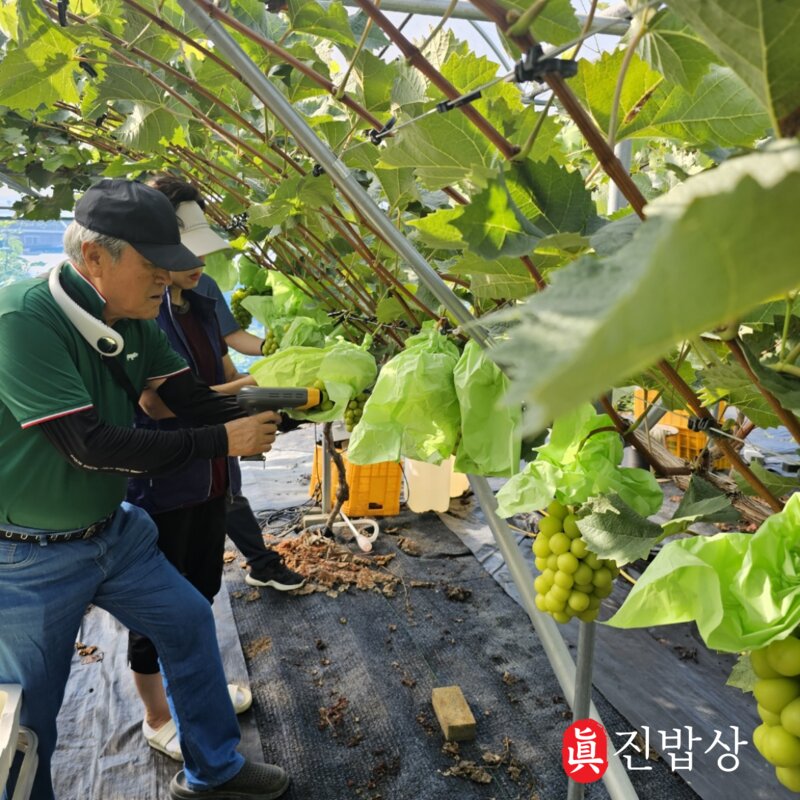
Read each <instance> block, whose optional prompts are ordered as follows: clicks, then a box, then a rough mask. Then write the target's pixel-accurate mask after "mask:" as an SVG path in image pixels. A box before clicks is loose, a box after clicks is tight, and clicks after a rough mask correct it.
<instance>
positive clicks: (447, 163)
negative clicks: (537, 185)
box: [378, 113, 494, 189]
mask: <svg viewBox="0 0 800 800" xmlns="http://www.w3.org/2000/svg"><path fill="white" fill-rule="evenodd" d="M493 152H494V151H493V148H492V146H491V144H490V143H489V142H488V141H487V140H486V139H485V138H484V137H483V136H482V135H481V134H480V133H479V132H478V131H476V130H475V128H474V127H473V126H472V123H471V122H470V121H469V120H468V119H467V118H466V117H465V116H464V115H463V114H458V113H451V114H437V115H435V116H432V117H426V118H425V119H421V120H419V122H415V123H414V124H413V125H410V126H409V127H408V128H405V129H403V130H402V131H400V132H399V133H398V134H397V135H396V136H395V137H394V138H393V139H391V140H390V141H389V142H388V143H387V146H386V148H385V149H383V152H382V156H381V160H380V162H378V166H380V167H413V168H414V173H415V175H416V176H417V179H418V180H419V181H420V183H421V184H422V185H423V186H424V187H425V188H427V189H441V188H442V187H443V186H447V185H449V184H452V183H459V182H461V181H463V180H467V179H469V180H473V181H476V182H477V183H479V184H481V185H485V183H486V182H487V180H488V179H489V178H490V176H492V175H493V174H494V169H493V167H492V157H493Z"/></svg>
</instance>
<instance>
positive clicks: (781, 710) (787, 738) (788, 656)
mask: <svg viewBox="0 0 800 800" xmlns="http://www.w3.org/2000/svg"><path fill="white" fill-rule="evenodd" d="M799 632H800V630H796V631H795V632H794V634H792V636H789V637H787V638H786V639H781V640H779V641H775V642H772V643H771V644H768V645H767V646H766V647H762V648H761V649H760V650H753V652H751V653H750V662H751V664H752V665H753V671H754V672H755V674H756V676H757V677H758V679H759V680H758V681H757V682H756V685H755V687H754V688H753V694H754V695H755V698H756V702H757V703H758V705H757V706H756V710H757V711H758V716H759V717H761V720H762V724H761V725H759V726H758V727H757V728H756V729H755V730H754V731H753V744H754V745H755V746H756V749H757V750H758V752H759V753H761V755H762V756H764V758H765V759H766V760H767V761H768V762H769V763H770V764H772V765H773V766H774V767H775V775H776V777H777V778H778V780H779V781H780V782H781V783H782V784H783V785H784V786H785V787H786V788H787V789H790V790H791V791H793V792H798V793H800V639H798V638H797V635H798V633H799Z"/></svg>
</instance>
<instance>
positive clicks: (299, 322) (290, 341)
mask: <svg viewBox="0 0 800 800" xmlns="http://www.w3.org/2000/svg"><path fill="white" fill-rule="evenodd" d="M324 345H325V334H324V333H323V331H322V327H321V326H320V324H319V323H318V322H317V321H316V320H314V319H311V318H310V317H295V318H294V319H293V320H292V321H291V323H290V324H289V327H288V328H287V329H286V332H285V333H284V334H283V336H282V338H281V343H280V347H281V349H285V348H287V347H323V346H324Z"/></svg>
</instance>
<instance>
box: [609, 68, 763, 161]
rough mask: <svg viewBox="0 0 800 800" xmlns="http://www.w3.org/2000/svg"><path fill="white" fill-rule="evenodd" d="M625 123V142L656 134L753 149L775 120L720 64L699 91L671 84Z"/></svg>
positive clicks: (686, 141)
mask: <svg viewBox="0 0 800 800" xmlns="http://www.w3.org/2000/svg"><path fill="white" fill-rule="evenodd" d="M623 122H624V124H623V125H621V127H620V129H619V131H618V135H619V138H621V139H624V138H626V137H628V136H637V137H651V136H654V137H665V138H668V139H674V140H676V141H680V142H682V143H684V144H689V145H693V144H697V145H709V146H723V147H736V146H739V145H752V144H753V143H754V142H755V141H756V140H758V139H760V138H762V137H763V136H764V135H765V134H766V132H767V130H768V128H769V117H768V116H767V114H766V113H764V111H763V109H762V108H761V106H760V105H759V103H758V101H757V100H756V98H755V96H754V95H753V93H752V92H751V91H750V89H749V88H748V87H747V86H746V85H745V84H744V83H743V82H742V81H741V80H740V79H739V78H738V77H737V76H736V75H735V74H734V73H733V72H732V71H731V70H730V69H728V68H726V67H719V66H717V65H715V64H712V65H711V66H710V67H709V69H708V71H707V72H706V74H705V75H704V76H703V77H702V79H701V80H700V83H699V84H698V86H697V87H696V88H695V89H694V91H692V92H688V91H686V90H685V89H684V88H682V87H681V86H676V85H673V86H670V85H668V84H666V83H665V84H663V85H661V86H659V88H658V89H657V90H656V92H655V94H654V95H653V97H652V99H651V100H650V102H648V103H646V104H645V106H644V107H643V108H642V110H641V111H640V112H639V113H636V114H635V115H633V116H632V118H631V119H630V121H629V122H628V121H627V118H626V120H623Z"/></svg>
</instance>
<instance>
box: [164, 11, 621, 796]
mask: <svg viewBox="0 0 800 800" xmlns="http://www.w3.org/2000/svg"><path fill="white" fill-rule="evenodd" d="M178 2H179V4H180V6H181V7H182V8H183V10H184V11H185V12H186V16H187V17H188V18H189V19H190V20H191V21H192V22H193V23H194V24H195V25H197V27H198V28H199V29H200V30H201V31H202V32H203V33H204V34H205V35H206V36H208V37H209V38H210V39H211V40H212V41H213V42H214V45H215V48H216V50H217V52H219V53H221V54H222V55H223V56H225V57H227V59H228V60H229V61H230V63H231V64H232V65H233V66H234V67H236V69H237V70H239V73H240V74H241V75H242V77H243V79H244V80H245V81H246V83H247V85H248V86H249V87H250V89H251V90H252V91H253V93H254V94H255V95H256V96H257V97H258V98H259V100H261V102H262V103H264V105H265V106H266V107H267V108H268V109H269V111H270V112H271V113H272V114H273V115H274V116H275V117H276V119H278V121H279V122H280V123H281V124H282V125H283V126H284V127H285V128H286V129H287V130H288V131H289V132H290V133H291V134H292V135H293V136H294V137H295V140H296V141H297V142H298V144H299V145H300V146H301V147H302V148H303V149H305V150H306V152H307V153H308V154H309V155H310V156H311V157H312V158H313V159H314V160H315V161H317V162H318V163H319V164H320V166H321V167H322V168H323V169H324V170H325V173H326V174H327V175H328V176H329V177H330V179H331V180H332V181H333V183H334V184H335V185H336V187H337V188H338V189H339V191H340V192H341V193H342V194H343V195H344V196H345V197H346V198H347V199H348V201H349V202H350V203H351V204H352V206H353V207H354V208H355V209H357V210H358V211H359V212H360V213H361V215H362V216H363V217H364V219H365V220H367V222H369V224H370V225H372V227H373V228H374V229H375V231H376V232H377V233H378V234H379V235H380V236H381V237H382V238H383V239H384V240H385V241H386V242H387V243H388V244H389V245H390V246H391V247H392V248H393V249H394V251H395V252H396V253H397V254H398V255H399V256H400V257H401V258H403V259H405V261H406V262H407V263H408V265H409V266H410V267H411V269H413V270H414V272H415V273H416V274H417V276H418V278H419V280H420V282H421V283H422V284H424V285H425V287H426V288H427V289H428V290H429V291H431V292H432V293H433V295H434V296H435V297H436V299H437V300H439V302H440V303H441V304H442V305H443V306H444V307H445V308H446V309H447V310H448V311H449V312H450V313H451V314H452V315H453V317H454V318H455V319H456V320H457V321H458V323H459V325H463V326H464V328H465V330H466V331H467V332H468V333H469V335H470V336H472V338H474V339H475V340H476V341H477V342H478V343H479V344H480V345H481V346H483V347H488V346H489V345H490V343H491V342H490V339H489V337H488V335H487V334H486V332H485V330H484V329H483V327H482V326H481V325H480V324H479V323H478V322H477V320H476V319H475V318H474V317H473V316H472V314H471V313H470V312H469V310H468V309H466V308H465V307H464V306H463V305H462V304H461V302H460V301H459V299H458V298H457V297H456V296H455V295H454V294H453V293H452V291H451V290H450V289H449V288H448V286H447V284H445V283H444V281H443V280H442V279H441V277H440V276H439V274H438V273H437V272H436V270H434V269H433V268H432V267H431V266H430V265H429V264H428V262H427V261H426V260H425V259H424V258H423V257H422V256H421V255H420V254H419V253H418V252H417V251H416V250H415V248H414V247H413V246H412V245H411V244H410V243H409V242H408V241H407V240H406V239H405V237H404V236H403V235H402V234H401V233H400V232H399V231H398V230H397V229H396V228H395V227H394V225H393V224H392V222H391V221H390V220H389V219H388V218H387V217H386V215H385V214H384V213H383V211H381V209H380V208H379V207H378V205H377V204H376V203H375V201H374V200H373V199H372V198H371V197H370V196H369V195H368V194H367V192H366V191H365V190H364V188H363V187H362V186H361V185H360V184H359V183H358V182H357V181H356V180H355V178H353V177H352V175H351V174H350V171H349V169H348V168H347V167H346V166H345V165H344V164H343V163H342V162H341V161H340V160H339V159H338V158H337V157H336V155H335V154H334V153H333V152H332V151H331V150H330V148H328V147H327V145H326V144H325V143H324V142H322V141H321V140H320V139H319V137H318V136H317V135H316V133H314V131H313V129H312V128H311V127H310V126H309V125H308V124H307V123H306V121H305V120H304V119H303V118H302V117H301V116H300V115H299V114H298V113H297V111H295V109H294V108H293V107H292V105H291V104H290V103H289V102H288V100H286V98H285V97H284V96H283V95H282V94H281V93H280V92H279V91H278V90H277V89H276V88H275V87H274V86H273V85H272V84H271V83H270V82H269V80H268V79H267V78H266V76H265V75H264V73H263V72H262V71H261V70H260V69H259V68H258V67H257V66H256V65H255V64H254V63H253V61H252V60H251V59H250V58H249V56H248V55H247V54H246V53H245V52H244V50H242V48H241V47H239V45H238V44H237V43H236V41H235V40H234V39H233V37H231V36H230V34H229V33H228V32H227V31H226V30H225V29H224V28H223V27H222V26H221V25H220V24H219V23H218V22H215V21H214V20H212V19H211V18H210V17H209V16H208V15H207V14H206V13H205V12H204V11H203V10H202V9H201V8H199V7H198V6H197V5H195V3H194V2H193V0H178ZM469 481H470V485H471V486H472V489H473V491H474V492H475V495H476V497H477V499H478V502H479V503H480V505H481V508H482V509H483V511H484V514H485V515H486V519H487V521H488V523H489V528H490V529H491V531H492V533H493V535H494V537H495V539H496V541H497V545H498V548H499V549H500V552H501V554H502V555H503V558H504V559H505V561H506V564H507V565H508V568H509V571H510V572H511V577H512V579H513V580H514V583H515V584H516V585H517V588H518V589H519V591H520V594H521V595H522V597H523V598H524V607H525V610H526V611H527V612H528V615H529V616H530V617H531V621H532V622H533V624H534V627H535V628H536V631H537V633H538V634H539V637H540V639H541V640H542V644H543V646H544V649H545V652H546V654H547V656H548V658H549V659H550V663H551V664H552V665H553V669H554V671H555V672H556V676H557V678H558V680H559V683H561V686H562V689H563V691H564V695H565V697H566V698H567V701H568V702H570V703H572V701H573V699H574V696H575V675H574V669H575V668H574V664H573V663H572V659H571V658H570V655H569V652H568V650H567V647H566V645H565V644H564V641H563V639H562V638H561V635H560V633H559V632H558V629H557V628H556V624H555V622H554V621H553V620H552V619H550V618H545V616H544V615H543V614H541V612H539V610H538V609H537V608H536V606H535V604H534V600H533V581H532V580H531V574H530V571H529V570H528V568H527V565H526V564H525V562H524V561H523V559H522V555H521V554H520V552H519V551H518V550H517V547H516V544H515V543H514V539H513V536H512V534H511V531H510V530H509V528H508V526H507V525H506V523H505V522H504V521H503V520H501V519H500V518H499V517H498V516H497V514H496V513H495V510H496V508H497V502H496V500H495V497H494V494H493V492H492V490H491V488H490V487H489V483H488V481H487V480H486V479H485V478H483V477H481V476H475V475H470V476H469ZM593 716H595V718H596V719H599V717H598V716H597V714H596V709H593ZM603 780H604V781H605V782H606V786H607V788H608V789H609V793H610V794H611V797H612V798H613V800H633V799H634V798H636V792H635V791H634V790H633V786H632V785H631V783H630V780H629V779H628V776H627V774H626V773H625V770H624V768H623V767H622V764H621V762H620V761H619V759H615V758H610V759H609V768H608V770H607V772H606V774H605V776H604V778H603Z"/></svg>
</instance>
